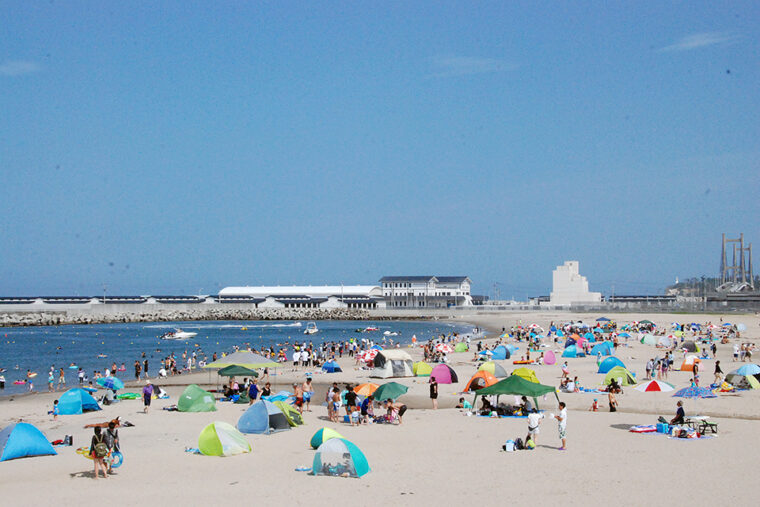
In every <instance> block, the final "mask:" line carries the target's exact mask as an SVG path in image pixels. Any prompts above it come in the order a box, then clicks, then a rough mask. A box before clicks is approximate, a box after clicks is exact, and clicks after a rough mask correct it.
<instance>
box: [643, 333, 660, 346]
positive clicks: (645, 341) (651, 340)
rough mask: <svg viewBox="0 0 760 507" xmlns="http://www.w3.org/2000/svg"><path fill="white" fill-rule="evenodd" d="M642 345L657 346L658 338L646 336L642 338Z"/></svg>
mask: <svg viewBox="0 0 760 507" xmlns="http://www.w3.org/2000/svg"><path fill="white" fill-rule="evenodd" d="M641 343H643V344H644V345H657V338H655V337H654V336H652V335H651V334H645V335H644V336H642V337H641Z"/></svg>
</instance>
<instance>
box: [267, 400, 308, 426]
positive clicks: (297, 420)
mask: <svg viewBox="0 0 760 507" xmlns="http://www.w3.org/2000/svg"><path fill="white" fill-rule="evenodd" d="M273 403H274V406H275V407H277V408H279V409H280V410H282V413H283V415H284V416H285V419H287V420H288V424H290V425H291V426H299V425H301V424H304V422H303V416H302V415H301V414H300V413H298V410H297V409H295V408H294V407H293V405H288V404H287V403H285V402H284V401H282V400H280V401H275V402H273Z"/></svg>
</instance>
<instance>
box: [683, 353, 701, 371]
mask: <svg viewBox="0 0 760 507" xmlns="http://www.w3.org/2000/svg"><path fill="white" fill-rule="evenodd" d="M694 363H697V364H699V369H700V371H701V370H702V360H701V359H699V358H698V357H697V356H695V355H694V354H689V355H688V356H686V358H685V359H684V360H683V363H681V371H694Z"/></svg>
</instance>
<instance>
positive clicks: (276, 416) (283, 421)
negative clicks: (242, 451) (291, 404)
mask: <svg viewBox="0 0 760 507" xmlns="http://www.w3.org/2000/svg"><path fill="white" fill-rule="evenodd" d="M237 428H238V429H239V430H240V431H242V432H243V433H258V434H265V435H269V434H270V433H275V432H278V431H285V430H289V429H290V423H289V422H288V418H287V417H285V414H283V413H282V410H280V409H279V408H277V405H275V404H274V403H272V402H269V401H266V400H259V401H257V402H256V403H254V404H253V405H251V406H250V407H248V410H246V411H245V412H243V415H241V416H240V419H238V422H237Z"/></svg>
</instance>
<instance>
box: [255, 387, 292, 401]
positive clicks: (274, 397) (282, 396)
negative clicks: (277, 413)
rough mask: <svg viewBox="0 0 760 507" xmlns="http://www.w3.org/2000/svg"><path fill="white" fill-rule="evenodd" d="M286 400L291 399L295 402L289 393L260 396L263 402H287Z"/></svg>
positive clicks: (281, 392)
mask: <svg viewBox="0 0 760 507" xmlns="http://www.w3.org/2000/svg"><path fill="white" fill-rule="evenodd" d="M288 398H293V399H294V400H295V394H293V393H291V392H290V391H285V390H282V391H277V392H276V393H275V394H270V395H269V396H262V397H261V399H262V400H265V401H270V402H272V403H274V402H275V401H288Z"/></svg>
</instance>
